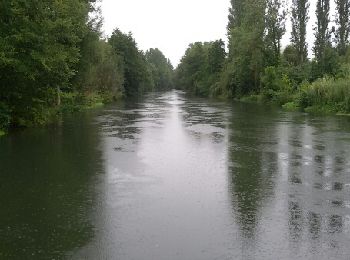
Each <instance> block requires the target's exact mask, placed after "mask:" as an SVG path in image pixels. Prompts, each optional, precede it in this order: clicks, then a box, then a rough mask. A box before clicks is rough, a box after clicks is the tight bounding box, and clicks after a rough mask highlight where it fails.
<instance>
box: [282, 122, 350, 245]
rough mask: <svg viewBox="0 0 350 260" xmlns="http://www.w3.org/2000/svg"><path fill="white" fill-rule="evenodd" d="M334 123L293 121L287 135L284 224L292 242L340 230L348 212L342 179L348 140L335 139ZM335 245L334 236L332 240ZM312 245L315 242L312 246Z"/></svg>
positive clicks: (347, 180) (344, 177)
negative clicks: (287, 191) (287, 159)
mask: <svg viewBox="0 0 350 260" xmlns="http://www.w3.org/2000/svg"><path fill="white" fill-rule="evenodd" d="M334 123H335V122H332V120H330V121H329V122H325V121H322V123H321V124H313V123H312V121H311V122H306V123H303V124H299V125H298V124H293V125H292V126H291V127H289V129H290V131H289V134H288V143H289V145H288V154H289V156H288V157H289V161H288V176H289V178H288V181H289V197H290V199H289V202H288V212H289V214H288V216H289V221H288V226H289V237H290V239H291V241H292V242H293V243H298V244H301V243H303V242H302V241H303V239H302V238H303V236H304V235H305V232H307V233H308V236H307V237H308V238H310V239H312V240H318V239H320V238H321V237H322V234H323V233H328V234H334V233H342V232H344V221H345V219H346V217H348V215H347V214H348V213H349V212H348V211H346V210H344V205H345V204H344V202H345V201H346V200H349V199H350V198H349V195H348V193H346V192H344V187H345V185H344V182H347V183H349V182H350V177H349V176H348V173H347V170H346V168H347V167H346V165H347V164H348V163H349V161H348V159H346V158H350V156H349V152H348V151H349V149H346V147H349V144H348V143H346V142H345V143H343V142H339V141H338V139H337V137H338V135H339V134H340V133H339V132H338V131H334V130H332V129H334V128H336V129H338V127H339V126H336V127H335V125H334ZM332 241H333V245H336V244H337V242H336V239H333V240H332ZM315 247H316V245H315Z"/></svg>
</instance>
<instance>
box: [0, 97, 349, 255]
mask: <svg viewBox="0 0 350 260" xmlns="http://www.w3.org/2000/svg"><path fill="white" fill-rule="evenodd" d="M0 259H92V260H95V259H121V260H124V259H125V260H132V259H135V260H157V259H159V260H168V259H169V260H172V259H176V260H177V259H179V260H197V259H198V260H202V259H204V260H206V259H208V260H213V259H218V260H221V259H318V260H319V259H350V118H346V117H311V116H308V115H305V114H302V113H288V112H283V111H280V110H278V109H274V108H269V107H264V106H259V105H253V104H240V103H234V104H228V103H221V102H211V101H207V100H202V99H191V98H187V97H185V95H184V94H183V93H181V92H177V91H172V92H168V93H165V94H164V93H163V94H151V95H149V96H147V97H146V98H145V99H143V100H139V101H133V102H131V101H130V102H126V103H124V104H119V105H113V106H109V107H105V108H103V109H100V110H95V111H90V112H87V113H81V114H77V115H74V116H70V117H67V118H65V120H64V123H62V124H60V125H56V126H51V127H49V128H48V129H29V130H26V131H22V132H17V133H13V134H11V135H9V136H7V137H3V138H0Z"/></svg>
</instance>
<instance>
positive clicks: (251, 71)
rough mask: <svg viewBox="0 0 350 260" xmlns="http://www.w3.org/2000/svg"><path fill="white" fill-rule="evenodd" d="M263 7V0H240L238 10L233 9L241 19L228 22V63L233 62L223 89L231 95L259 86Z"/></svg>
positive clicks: (252, 89)
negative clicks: (229, 76)
mask: <svg viewBox="0 0 350 260" xmlns="http://www.w3.org/2000/svg"><path fill="white" fill-rule="evenodd" d="M232 8H233V9H235V8H236V7H235V6H232ZM265 10H266V2H265V1H264V0H246V1H242V4H241V5H240V9H239V10H236V12H238V13H240V14H241V15H240V22H239V23H236V24H229V28H228V32H229V60H228V62H229V63H232V65H231V67H232V68H233V71H232V74H231V75H232V79H231V80H230V81H228V82H229V83H230V85H228V86H226V89H228V90H230V91H231V95H232V96H237V97H240V96H242V95H246V94H249V93H251V92H253V91H257V90H258V89H259V86H260V75H261V72H262V71H263V66H264V53H265V52H264V32H265ZM243 14H244V15H243ZM227 75H228V74H227Z"/></svg>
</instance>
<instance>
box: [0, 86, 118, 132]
mask: <svg viewBox="0 0 350 260" xmlns="http://www.w3.org/2000/svg"><path fill="white" fill-rule="evenodd" d="M122 98H123V96H122V94H121V93H120V94H117V95H112V94H110V93H107V94H106V93H104V94H100V93H95V92H91V93H79V92H68V93H61V95H60V105H59V106H54V107H48V106H43V107H42V108H41V109H40V110H37V111H36V112H37V113H36V114H35V115H34V116H33V117H32V119H31V120H24V119H21V118H19V119H13V118H11V115H10V113H8V114H6V115H5V113H3V114H4V115H3V118H6V121H5V120H3V122H1V123H2V124H1V125H2V128H0V136H4V135H6V134H7V133H8V132H11V129H13V128H28V127H36V126H43V125H47V124H50V123H52V122H55V121H57V120H59V118H60V117H61V116H62V115H63V114H67V113H77V112H82V111H85V110H89V109H94V108H97V107H101V106H104V105H106V104H109V103H111V102H113V101H118V100H121V99H122Z"/></svg>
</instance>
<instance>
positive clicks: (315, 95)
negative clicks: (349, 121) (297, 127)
mask: <svg viewBox="0 0 350 260" xmlns="http://www.w3.org/2000/svg"><path fill="white" fill-rule="evenodd" d="M348 82H349V79H348V78H342V79H334V78H322V79H318V80H316V81H315V82H313V83H307V82H305V83H302V84H301V85H300V86H299V87H298V88H296V89H294V88H278V89H277V90H274V89H271V88H265V89H263V90H262V91H261V92H260V93H258V94H252V95H248V96H244V97H242V98H240V99H239V100H240V101H242V102H255V103H267V104H274V105H278V106H279V107H281V108H282V109H284V110H287V111H301V112H306V113H309V114H320V115H350V85H349V84H348Z"/></svg>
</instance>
